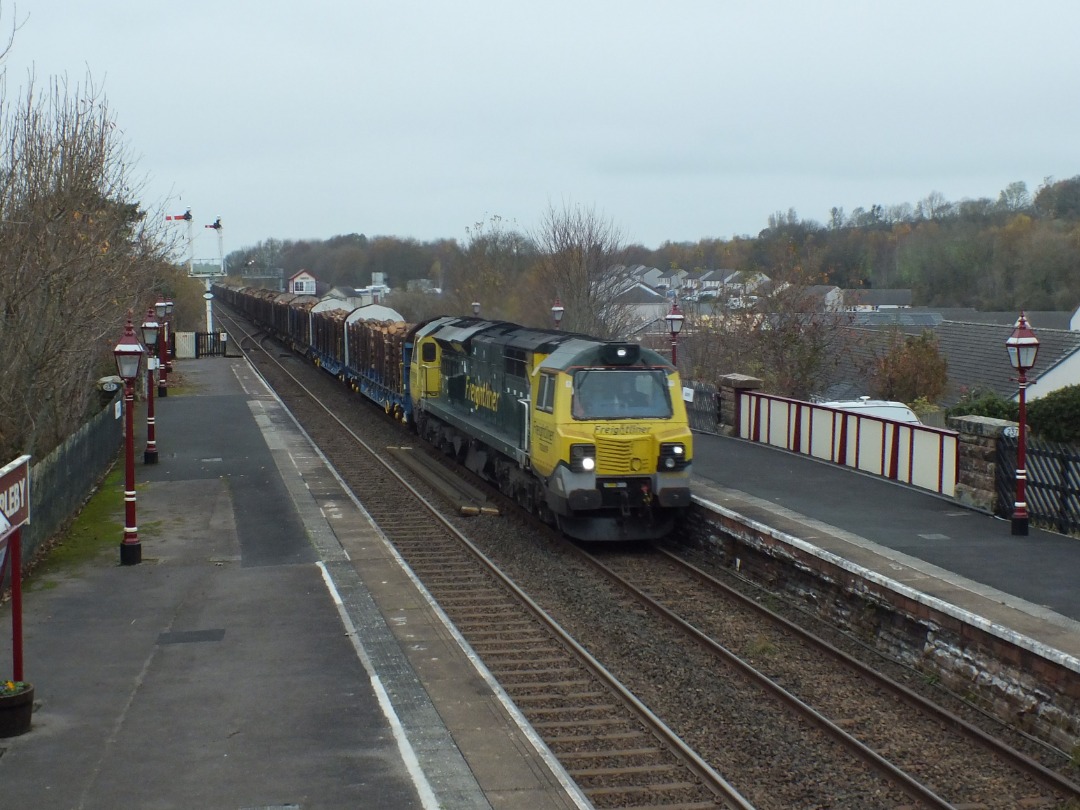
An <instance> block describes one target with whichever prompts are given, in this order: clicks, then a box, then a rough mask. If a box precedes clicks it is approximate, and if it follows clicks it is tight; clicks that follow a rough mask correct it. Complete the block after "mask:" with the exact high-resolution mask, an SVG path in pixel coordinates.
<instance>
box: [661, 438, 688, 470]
mask: <svg viewBox="0 0 1080 810" xmlns="http://www.w3.org/2000/svg"><path fill="white" fill-rule="evenodd" d="M689 463H690V460H689V459H688V458H687V457H686V446H685V445H683V444H681V443H678V442H665V443H664V444H661V445H660V459H659V464H658V467H659V469H660V470H661V471H664V472H672V471H674V470H681V469H683V468H684V467H686V465H687V464H689Z"/></svg>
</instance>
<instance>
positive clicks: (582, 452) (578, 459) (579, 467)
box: [570, 444, 596, 472]
mask: <svg viewBox="0 0 1080 810" xmlns="http://www.w3.org/2000/svg"><path fill="white" fill-rule="evenodd" d="M570 469H571V470H572V471H573V472H592V471H593V470H595V469H596V445H595V444H572V445H570Z"/></svg>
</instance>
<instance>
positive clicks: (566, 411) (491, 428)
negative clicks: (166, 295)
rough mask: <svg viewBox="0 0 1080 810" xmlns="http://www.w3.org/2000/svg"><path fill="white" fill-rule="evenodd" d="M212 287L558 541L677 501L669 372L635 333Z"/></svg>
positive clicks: (681, 412) (596, 537)
mask: <svg viewBox="0 0 1080 810" xmlns="http://www.w3.org/2000/svg"><path fill="white" fill-rule="evenodd" d="M214 294H215V296H216V297H217V298H218V299H219V300H221V301H223V302H224V303H226V304H228V305H229V306H231V307H233V308H234V309H236V310H237V311H239V312H243V313H244V314H245V315H247V316H248V317H249V318H251V319H253V320H254V321H256V322H257V323H258V324H259V325H260V326H261V327H262V328H265V329H267V330H268V331H270V332H271V333H272V334H273V335H274V336H275V337H277V338H279V339H281V340H283V341H285V342H287V343H288V344H289V345H290V346H292V348H293V349H295V350H296V351H297V352H300V353H302V354H303V355H305V356H306V357H308V358H309V359H310V360H311V361H312V362H314V363H315V364H317V365H319V366H320V367H322V368H323V369H324V370H326V371H327V372H328V373H330V374H333V375H334V376H336V377H337V378H338V379H340V380H341V381H342V382H344V383H345V384H347V385H349V386H350V387H351V388H352V389H353V390H354V391H357V392H359V393H361V394H363V395H364V396H365V397H367V398H368V399H371V400H373V401H374V402H376V403H378V404H379V405H380V406H381V407H382V408H383V409H384V410H385V411H386V412H387V413H389V414H393V415H394V416H396V417H397V418H399V419H401V420H402V421H403V422H405V423H407V424H409V425H410V426H412V428H413V429H415V431H416V432H417V433H418V434H419V435H420V436H421V437H422V438H423V439H425V440H426V441H428V442H430V443H431V444H433V445H435V446H436V447H438V448H440V449H442V450H443V451H445V452H446V453H447V454H449V455H451V456H453V457H454V458H455V459H456V460H457V461H458V462H459V463H461V464H463V465H464V466H465V467H467V468H468V469H470V470H472V471H473V472H474V473H476V474H478V475H480V476H482V477H484V478H485V479H487V480H488V481H490V482H492V483H493V484H495V485H496V486H498V488H499V489H500V490H501V491H502V492H503V493H505V494H506V495H508V496H510V497H512V498H513V499H515V500H516V501H517V502H518V503H520V504H521V505H522V506H523V507H525V508H526V509H528V510H529V511H531V512H534V513H536V514H538V515H540V516H541V517H542V518H543V519H545V520H546V521H548V522H549V523H552V524H554V525H556V526H558V528H559V529H560V530H561V531H562V532H563V533H564V534H566V535H568V536H569V537H572V538H575V539H578V540H585V541H604V540H652V539H658V538H660V537H662V536H664V535H665V534H667V533H668V532H670V531H671V529H672V527H673V525H674V521H675V518H676V517H677V516H678V515H679V514H680V512H682V511H683V510H685V508H686V507H688V506H689V505H690V469H691V462H692V457H693V444H692V438H691V433H690V427H689V423H688V421H687V415H686V407H685V404H684V402H683V399H682V397H681V391H682V387H681V383H680V381H679V376H678V373H677V372H676V370H675V368H674V367H673V366H672V365H671V363H669V362H668V361H667V360H666V359H665V358H664V357H662V356H661V355H659V354H657V353H656V352H654V351H652V350H650V349H647V348H645V347H643V346H640V345H639V344H636V343H626V342H618V341H604V340H599V339H596V338H591V337H587V336H585V335H578V334H573V333H570V332H563V331H557V330H549V329H535V328H531V327H525V326H519V325H516V324H512V323H506V322H502V321H491V320H485V319H483V318H477V317H457V316H444V317H438V318H434V319H432V320H429V321H425V322H423V323H418V324H412V325H410V324H406V323H404V322H402V320H401V319H400V316H398V315H397V313H394V312H393V311H392V310H389V309H388V308H386V307H380V306H378V305H375V306H373V307H360V308H354V307H351V306H349V305H347V304H346V303H345V302H343V301H339V300H337V299H331V298H326V299H322V300H320V299H318V298H315V297H314V296H304V295H293V294H288V293H277V292H272V291H269V290H262V289H255V288H250V287H243V288H233V287H227V286H223V285H219V286H217V287H216V288H215V289H214Z"/></svg>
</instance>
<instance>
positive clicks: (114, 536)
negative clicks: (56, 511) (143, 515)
mask: <svg viewBox="0 0 1080 810" xmlns="http://www.w3.org/2000/svg"><path fill="white" fill-rule="evenodd" d="M123 515H124V469H123V465H122V464H118V465H116V466H115V467H114V468H113V470H112V472H110V473H109V474H108V475H107V476H106V477H105V480H104V481H102V482H101V486H99V487H98V489H97V491H96V492H95V493H94V494H93V496H92V497H91V498H90V500H88V501H87V502H86V505H85V506H84V507H83V508H82V511H80V512H79V514H78V515H76V517H75V519H74V520H73V521H72V523H71V527H70V528H69V529H68V530H67V532H66V533H65V534H64V535H63V536H62V537H60V539H59V540H58V541H57V542H56V543H55V544H54V545H53V546H52V547H51V548H50V549H49V551H48V552H47V553H46V554H45V555H44V556H43V557H42V559H41V560H40V562H38V564H36V565H35V566H34V568H33V570H32V571H31V572H30V575H29V577H27V579H26V580H25V582H24V587H26V588H27V589H34V588H52V587H55V586H56V585H57V584H58V583H57V579H58V578H60V577H63V576H64V575H66V574H70V573H71V571H72V570H73V569H75V568H77V567H79V566H81V565H83V564H85V563H87V562H89V561H91V560H94V559H96V558H98V557H99V556H101V555H103V554H105V553H106V552H107V551H108V552H114V553H117V554H118V553H119V551H118V549H119V547H120V541H121V540H122V539H123V537H124V522H123Z"/></svg>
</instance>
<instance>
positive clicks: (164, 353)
mask: <svg viewBox="0 0 1080 810" xmlns="http://www.w3.org/2000/svg"><path fill="white" fill-rule="evenodd" d="M171 309H172V305H171V302H169V301H158V302H157V303H156V304H154V314H155V315H157V321H158V323H159V324H161V331H160V333H159V334H158V345H157V348H158V351H157V356H158V386H157V393H158V396H159V397H167V396H168V395H169V375H168V371H169V322H168V321H167V320H166V319H165V318H166V316H167V315H168V314H169V312H170V310H171Z"/></svg>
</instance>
